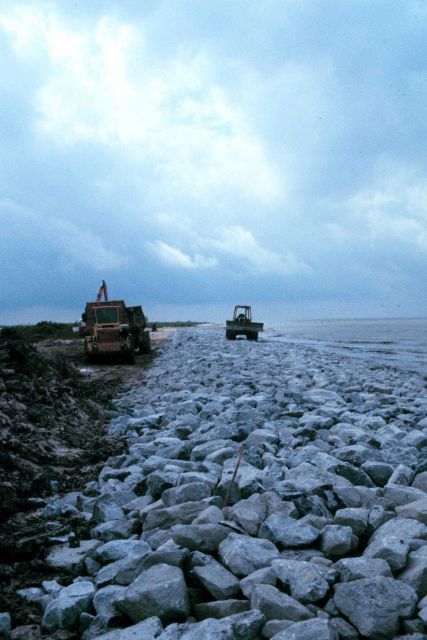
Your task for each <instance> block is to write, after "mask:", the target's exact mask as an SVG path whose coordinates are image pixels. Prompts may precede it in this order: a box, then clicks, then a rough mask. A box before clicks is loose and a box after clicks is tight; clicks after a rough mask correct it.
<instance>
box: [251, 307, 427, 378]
mask: <svg viewBox="0 0 427 640" xmlns="http://www.w3.org/2000/svg"><path fill="white" fill-rule="evenodd" d="M263 336H264V338H265V339H266V340H279V341H280V342H288V343H293V344H304V345H308V346H311V347H314V348H316V349H321V350H323V351H328V352H332V353H340V354H344V355H347V356H349V357H352V358H362V359H364V360H370V361H374V362H378V363H382V364H388V365H392V366H396V367H399V368H403V369H405V370H408V371H415V372H418V373H422V374H427V318H414V319H402V320H399V319H392V320H304V321H301V322H289V323H287V324H285V325H283V326H280V327H274V328H270V329H267V330H266V331H265V332H264V334H263Z"/></svg>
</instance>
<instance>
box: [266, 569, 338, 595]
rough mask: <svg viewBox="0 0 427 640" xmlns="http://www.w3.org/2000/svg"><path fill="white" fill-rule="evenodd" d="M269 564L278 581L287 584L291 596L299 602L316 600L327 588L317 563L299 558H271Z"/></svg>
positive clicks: (327, 585)
mask: <svg viewBox="0 0 427 640" xmlns="http://www.w3.org/2000/svg"><path fill="white" fill-rule="evenodd" d="M271 566H272V568H273V569H274V571H275V572H276V575H277V577H278V579H279V580H280V582H282V583H283V584H285V585H288V586H289V588H290V592H291V596H292V597H293V598H295V599H296V600H298V601H299V602H304V603H306V602H317V601H318V600H321V599H323V598H324V597H325V595H326V594H327V592H328V590H329V584H328V582H327V581H326V580H325V578H324V577H323V575H322V570H321V567H320V566H319V565H318V566H316V565H315V564H313V563H310V562H304V561H299V560H273V562H272V563H271Z"/></svg>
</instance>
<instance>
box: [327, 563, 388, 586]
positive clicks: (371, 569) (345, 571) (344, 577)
mask: <svg viewBox="0 0 427 640" xmlns="http://www.w3.org/2000/svg"><path fill="white" fill-rule="evenodd" d="M334 567H335V569H336V570H337V571H338V573H339V576H340V580H341V582H350V581H351V580H360V579H361V578H372V577H377V576H384V577H385V578H392V577H393V574H392V572H391V569H390V565H389V564H388V562H386V561H385V560H382V559H381V558H342V559H341V560H338V562H337V563H335V565H334Z"/></svg>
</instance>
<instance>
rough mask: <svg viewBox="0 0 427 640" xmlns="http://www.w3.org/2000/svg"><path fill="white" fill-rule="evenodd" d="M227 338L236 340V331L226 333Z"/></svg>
mask: <svg viewBox="0 0 427 640" xmlns="http://www.w3.org/2000/svg"><path fill="white" fill-rule="evenodd" d="M225 337H226V338H227V340H235V339H236V334H235V333H234V331H226V332H225Z"/></svg>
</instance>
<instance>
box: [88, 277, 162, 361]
mask: <svg viewBox="0 0 427 640" xmlns="http://www.w3.org/2000/svg"><path fill="white" fill-rule="evenodd" d="M102 295H104V301H102V299H101V298H102ZM82 320H83V322H84V323H85V324H84V325H83V326H82V327H81V332H82V333H83V335H84V348H85V353H86V357H87V359H88V360H89V361H90V362H96V361H100V360H106V359H113V358H114V359H120V360H122V361H125V362H131V363H133V362H134V361H135V353H136V352H137V351H138V352H139V353H142V354H148V353H150V352H151V340H150V334H149V332H148V331H147V318H146V316H145V315H144V312H143V310H142V307H141V306H140V305H138V306H135V307H127V306H126V304H125V303H124V301H123V300H108V293H107V285H106V283H105V281H104V280H103V281H102V283H101V286H100V288H99V291H98V296H97V299H96V302H87V303H86V308H85V312H84V313H83V314H82Z"/></svg>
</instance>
